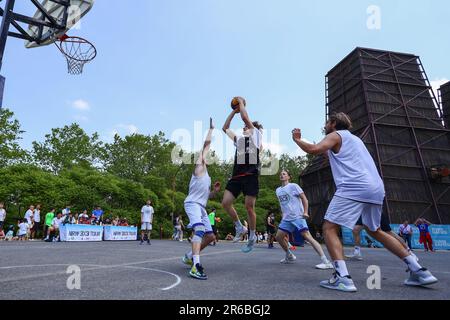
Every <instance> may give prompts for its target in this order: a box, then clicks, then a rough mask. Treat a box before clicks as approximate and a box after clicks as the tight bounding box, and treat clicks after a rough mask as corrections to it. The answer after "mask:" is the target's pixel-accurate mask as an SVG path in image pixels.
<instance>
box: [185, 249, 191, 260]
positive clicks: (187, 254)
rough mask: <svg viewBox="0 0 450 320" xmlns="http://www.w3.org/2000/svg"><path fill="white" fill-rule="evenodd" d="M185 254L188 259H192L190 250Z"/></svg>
mask: <svg viewBox="0 0 450 320" xmlns="http://www.w3.org/2000/svg"><path fill="white" fill-rule="evenodd" d="M186 256H187V257H188V258H189V259H192V250H191V251H189V252H188V253H186Z"/></svg>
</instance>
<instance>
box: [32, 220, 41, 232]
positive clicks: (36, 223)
mask: <svg viewBox="0 0 450 320" xmlns="http://www.w3.org/2000/svg"><path fill="white" fill-rule="evenodd" d="M40 227H41V223H40V222H35V223H34V226H33V229H31V230H33V231H39V229H40Z"/></svg>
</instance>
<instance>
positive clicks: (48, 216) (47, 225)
mask: <svg viewBox="0 0 450 320" xmlns="http://www.w3.org/2000/svg"><path fill="white" fill-rule="evenodd" d="M54 217H55V208H52V210H50V212H49V213H47V214H46V215H45V225H44V234H45V235H46V237H45V239H44V241H46V240H48V235H47V234H48V230H49V229H50V228H51V226H52V222H53V218H54Z"/></svg>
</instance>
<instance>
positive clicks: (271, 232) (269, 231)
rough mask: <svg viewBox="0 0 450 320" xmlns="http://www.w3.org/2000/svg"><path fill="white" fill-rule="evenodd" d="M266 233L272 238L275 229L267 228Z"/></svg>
mask: <svg viewBox="0 0 450 320" xmlns="http://www.w3.org/2000/svg"><path fill="white" fill-rule="evenodd" d="M267 233H268V234H270V235H272V236H273V235H274V234H275V233H276V231H275V228H274V227H267Z"/></svg>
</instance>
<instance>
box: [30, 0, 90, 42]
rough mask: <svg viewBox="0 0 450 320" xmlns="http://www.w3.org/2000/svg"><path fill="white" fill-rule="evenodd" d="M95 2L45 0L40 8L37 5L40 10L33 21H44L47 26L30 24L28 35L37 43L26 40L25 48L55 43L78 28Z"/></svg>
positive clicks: (88, 0) (86, 0)
mask: <svg viewBox="0 0 450 320" xmlns="http://www.w3.org/2000/svg"><path fill="white" fill-rule="evenodd" d="M33 2H34V1H33ZM94 2H95V0H66V1H64V0H63V1H61V0H58V1H54V0H43V1H42V2H41V4H40V6H38V5H36V6H37V7H38V9H37V11H36V13H35V15H34V17H33V19H34V20H35V21H44V22H45V23H47V25H44V26H43V25H36V24H32V23H30V24H29V26H28V34H29V35H30V36H31V38H33V39H35V40H37V41H32V40H30V39H28V40H25V47H26V48H35V47H41V46H46V45H49V44H52V43H54V42H55V41H56V40H58V38H59V37H61V36H63V35H65V34H66V32H67V31H69V30H70V29H72V28H73V27H74V26H76V24H77V23H78V22H79V21H80V20H81V18H82V17H84V16H85V15H86V14H87V13H88V12H89V11H90V10H91V8H92V6H93V5H94ZM55 26H59V27H55Z"/></svg>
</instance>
